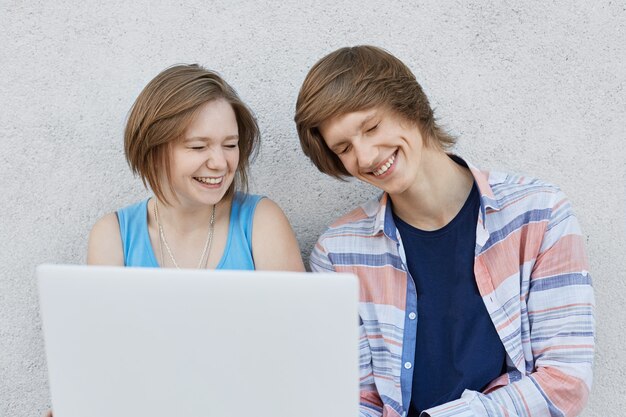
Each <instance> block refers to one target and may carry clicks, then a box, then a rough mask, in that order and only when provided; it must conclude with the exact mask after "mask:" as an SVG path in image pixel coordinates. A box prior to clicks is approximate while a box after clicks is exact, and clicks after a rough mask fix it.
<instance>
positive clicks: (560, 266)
mask: <svg viewBox="0 0 626 417" xmlns="http://www.w3.org/2000/svg"><path fill="white" fill-rule="evenodd" d="M556 196H557V197H556V199H555V201H554V203H553V205H552V210H551V213H550V219H549V222H548V224H547V226H546V230H545V232H544V236H543V241H542V242H541V246H540V248H539V254H538V256H537V258H536V261H535V264H534V266H533V268H532V272H531V277H530V286H529V290H528V298H527V300H526V305H527V311H521V312H520V313H521V314H522V315H525V316H527V319H528V321H529V326H528V327H529V329H530V335H529V337H530V344H529V346H530V347H529V348H530V350H531V354H532V358H533V361H534V364H533V366H532V371H531V372H530V373H528V374H527V375H523V376H522V375H519V372H517V376H515V375H503V376H502V377H500V378H499V379H498V380H501V383H500V384H492V385H491V388H490V389H488V390H487V391H486V392H484V393H479V392H476V391H469V390H466V391H465V392H464V393H463V395H462V396H461V398H460V399H458V400H455V401H452V402H448V403H445V404H442V405H440V406H437V407H433V408H431V409H429V410H426V411H425V412H424V413H422V416H431V417H443V416H446V417H451V416H455V417H465V416H468V417H470V416H477V417H505V416H507V417H553V416H564V417H570V416H577V415H579V414H580V412H581V411H582V409H583V407H584V406H585V404H586V403H587V399H588V396H589V391H590V389H591V381H592V365H593V352H594V333H595V321H594V317H593V309H594V295H593V289H592V286H591V278H590V276H589V272H588V264H587V258H586V255H585V251H584V245H583V243H584V242H583V237H582V235H581V232H580V227H579V225H578V221H577V220H576V218H575V217H574V214H573V212H572V209H571V205H570V203H569V201H568V200H567V198H566V197H565V196H564V195H563V194H562V193H561V192H558V193H557V194H556ZM512 374H514V373H512Z"/></svg>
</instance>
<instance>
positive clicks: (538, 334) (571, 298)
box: [310, 164, 595, 417]
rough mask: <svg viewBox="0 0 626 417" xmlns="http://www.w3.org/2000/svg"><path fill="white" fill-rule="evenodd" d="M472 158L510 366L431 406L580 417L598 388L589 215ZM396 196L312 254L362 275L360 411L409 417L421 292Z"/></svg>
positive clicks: (473, 412)
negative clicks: (478, 387)
mask: <svg viewBox="0 0 626 417" xmlns="http://www.w3.org/2000/svg"><path fill="white" fill-rule="evenodd" d="M468 166H469V168H470V170H471V172H472V174H473V176H474V180H475V182H476V184H477V186H478V189H479V191H480V200H481V201H480V213H479V215H478V221H477V225H476V248H475V257H474V275H475V277H476V284H477V286H478V289H479V291H480V295H481V297H482V299H483V302H484V305H485V308H486V309H487V312H488V313H489V316H490V318H491V321H492V322H493V325H494V327H495V328H496V331H497V333H498V336H499V338H500V340H501V341H502V344H503V345H504V348H505V350H506V352H507V373H505V374H504V375H502V376H500V377H498V378H496V379H495V380H494V381H493V382H492V383H491V384H489V385H488V386H487V388H486V389H485V390H484V391H483V392H476V391H470V390H465V391H464V392H463V394H462V396H461V398H459V399H457V400H454V401H451V402H448V403H445V404H442V405H439V406H437V407H434V408H431V409H429V410H426V411H425V413H428V415H430V416H432V417H448V416H456V417H472V416H480V417H505V416H507V417H544V416H546V417H547V416H550V417H561V416H567V417H569V416H577V415H578V414H579V413H580V412H581V410H582V408H583V407H584V405H585V404H586V402H587V398H588V396H589V390H590V388H591V380H592V364H593V351H594V327H595V323H594V317H593V308H594V297H593V289H592V287H591V277H590V275H589V272H588V263H587V258H586V255H585V251H584V245H583V238H582V235H581V232H580V227H579V225H578V221H577V220H576V218H575V217H574V214H573V213H572V208H571V205H570V203H569V201H568V200H567V198H566V197H565V195H564V194H563V193H562V192H561V191H560V190H559V189H558V188H557V187H555V186H553V185H550V184H547V183H545V182H542V181H539V180H536V179H533V178H528V177H523V176H516V175H509V174H504V173H498V172H486V171H480V170H478V169H476V168H475V167H473V166H471V165H469V164H468ZM388 199H389V196H388V195H387V194H383V195H382V197H381V198H380V199H379V200H374V201H370V202H369V203H366V204H364V205H362V206H361V207H359V208H357V209H356V210H354V211H352V212H351V213H349V214H347V215H345V216H344V217H342V218H340V219H339V220H338V221H336V222H335V223H334V224H333V225H331V226H330V228H329V229H328V230H327V231H326V232H325V233H324V234H323V235H322V236H321V237H320V239H319V241H318V242H317V244H316V245H315V248H314V249H313V253H312V254H311V260H310V262H311V269H312V270H313V271H315V272H317V271H319V272H332V271H334V272H350V273H354V274H356V275H357V276H358V277H359V282H360V303H359V316H360V345H359V349H360V383H361V396H360V397H361V399H360V416H361V417H375V416H388V417H398V416H405V415H406V413H407V411H408V408H409V403H410V401H411V384H412V381H413V363H412V361H413V360H414V357H415V335H416V329H417V325H418V317H417V316H416V311H417V295H416V291H415V284H414V283H413V280H412V279H411V277H410V276H409V275H408V272H407V266H406V259H405V255H404V250H403V248H402V242H401V239H400V234H399V233H398V231H397V229H396V226H395V224H394V221H393V215H392V212H391V210H390V209H389V210H388V208H389V207H390V206H389V205H388ZM432 377H433V378H436V377H437V376H436V375H433V376H432ZM422 378H423V377H422Z"/></svg>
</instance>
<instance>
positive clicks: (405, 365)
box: [404, 362, 413, 369]
mask: <svg viewBox="0 0 626 417" xmlns="http://www.w3.org/2000/svg"><path fill="white" fill-rule="evenodd" d="M411 366H413V365H411V362H404V368H405V369H411Z"/></svg>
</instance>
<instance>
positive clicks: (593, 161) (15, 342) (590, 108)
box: [0, 0, 626, 417]
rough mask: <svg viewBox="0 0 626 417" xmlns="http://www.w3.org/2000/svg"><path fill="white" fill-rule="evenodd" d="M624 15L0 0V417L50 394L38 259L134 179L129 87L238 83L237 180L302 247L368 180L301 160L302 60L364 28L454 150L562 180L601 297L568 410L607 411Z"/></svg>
mask: <svg viewBox="0 0 626 417" xmlns="http://www.w3.org/2000/svg"><path fill="white" fill-rule="evenodd" d="M625 31H626V4H625V2H624V1H606V0H601V1H591V0H590V1H535V0H533V1H527V2H523V3H521V2H513V1H479V0H471V1H450V0H445V1H443V0H437V1H435V0H433V1H419V2H415V1H406V2H402V1H388V2H378V1H373V0H361V1H352V2H340V3H337V2H335V1H317V2H306V1H293V0H282V1H268V2H252V1H248V2H243V1H242V2H237V1H223V0H222V1H198V0H196V1H189V2H149V1H133V2H126V1H119V0H118V1H108V2H98V1H92V0H86V1H80V2H78V1H75V2H67V1H66V2H63V1H61V2H48V1H34V0H30V1H12V0H0V71H1V72H0V74H1V76H0V141H1V142H0V146H1V151H0V190H1V192H2V194H1V198H0V214H1V216H2V218H1V219H0V416H12V417H27V416H28V417H31V416H38V415H39V414H40V413H41V412H42V410H44V409H45V408H46V407H48V406H49V395H48V386H47V382H46V377H47V375H46V364H45V358H44V352H43V341H42V337H41V330H40V318H39V315H38V305H37V303H38V300H37V291H36V285H35V280H34V268H35V266H36V265H38V264H40V263H43V262H54V263H60V262H65V263H82V262H84V259H85V252H86V243H87V235H88V232H89V230H90V228H91V225H92V224H93V223H94V221H95V220H96V219H97V218H98V217H100V216H102V215H103V214H105V213H107V212H110V211H113V210H115V209H117V208H120V207H122V206H124V205H127V204H129V203H132V202H135V201H137V200H139V199H141V198H145V197H146V196H147V195H148V193H147V192H146V191H145V190H144V189H143V188H142V186H141V183H140V181H139V180H138V179H136V178H133V176H132V175H131V174H130V172H129V169H128V167H127V165H126V162H125V160H124V156H123V151H122V131H123V127H124V122H125V117H126V114H127V112H128V109H129V108H130V106H131V104H132V102H133V100H134V99H135V97H136V96H137V94H138V93H139V92H140V90H141V89H142V88H143V86H144V85H145V84H146V83H147V82H148V81H149V80H150V79H151V78H152V77H154V76H155V75H156V74H157V73H158V72H159V71H161V70H162V69H164V68H165V67H167V66H170V65H172V64H175V63H192V62H197V63H200V64H203V65H205V66H207V67H208V68H212V69H215V70H217V71H219V72H220V73H222V74H223V75H224V77H225V78H226V79H227V80H228V81H229V82H230V83H231V84H232V85H234V86H235V88H236V89H237V90H238V91H239V93H240V95H241V96H242V98H243V99H244V100H245V101H246V102H247V103H248V104H249V105H250V107H251V108H252V109H253V110H254V111H255V112H256V114H257V116H258V119H259V123H260V126H261V129H262V135H263V145H262V150H261V153H260V155H259V158H258V159H257V161H256V163H255V164H254V166H253V169H252V177H253V181H252V184H251V185H252V187H251V188H252V191H254V192H257V193H262V194H265V195H267V196H269V197H271V198H273V199H274V200H275V201H276V202H278V203H279V204H280V205H281V206H282V207H283V209H284V211H285V212H286V214H287V215H288V217H289V218H290V220H291V222H292V224H293V226H294V229H295V231H296V233H297V236H298V239H299V241H300V245H301V248H302V251H303V254H304V255H305V257H308V254H309V253H310V250H311V248H312V245H313V243H314V242H315V240H316V239H317V237H318V236H319V234H320V233H321V232H322V231H323V230H324V228H325V227H326V225H327V224H328V223H330V222H331V221H332V220H333V219H334V218H336V217H337V216H339V215H340V214H342V213H344V212H346V211H348V210H349V209H351V208H352V207H353V206H355V205H357V204H359V203H361V202H363V201H364V200H366V199H369V198H370V197H372V196H374V195H375V194H376V193H375V191H374V190H372V189H371V188H369V187H367V186H364V185H361V184H357V183H353V182H348V183H342V182H339V181H336V180H332V179H330V178H327V177H325V176H323V175H322V174H320V173H319V172H317V171H316V169H315V168H314V167H313V166H312V165H311V164H310V163H309V161H308V160H307V159H306V158H305V157H304V156H303V154H302V153H301V151H300V146H299V142H298V138H297V135H296V131H295V127H294V123H293V112H294V107H295V100H296V96H297V93H298V89H299V87H300V85H301V83H302V80H303V79H304V76H305V74H306V72H307V71H308V69H309V68H310V67H311V66H312V65H313V63H314V62H315V61H317V60H318V59H319V58H321V57H322V56H323V55H325V54H327V53H329V52H331V51H333V50H335V49H336V48H339V47H342V46H346V45H357V44H365V43H366V44H374V45H378V46H381V47H383V48H386V49H387V50H389V51H391V52H392V53H394V54H395V55H396V56H398V57H399V58H400V59H402V60H403V61H404V62H406V63H407V64H408V65H409V66H410V68H411V69H412V70H413V71H414V72H415V74H416V76H417V78H418V80H419V81H420V82H421V83H422V85H423V86H424V89H425V91H426V93H427V94H428V96H429V97H430V99H431V103H432V104H433V106H434V107H435V108H436V115H437V116H438V118H439V120H440V122H441V123H442V124H444V125H445V126H446V127H448V128H449V130H450V131H451V132H452V133H454V134H455V135H457V136H458V137H459V144H458V146H457V148H456V150H455V152H457V153H458V154H460V155H462V156H464V157H465V158H466V159H468V160H469V161H470V162H472V163H473V164H475V165H477V166H480V167H483V168H491V169H500V170H506V171H512V172H522V173H527V174H529V175H532V176H536V177H539V178H541V179H544V180H547V181H550V182H553V183H555V184H558V185H559V186H560V187H561V188H562V189H563V190H564V191H565V192H566V193H567V194H568V195H569V197H570V198H571V200H572V202H573V205H574V209H575V212H576V214H577V215H578V217H579V220H580V223H581V225H582V228H583V233H584V234H585V237H586V241H587V250H588V255H589V258H590V262H591V273H592V276H593V278H594V285H595V289H596V301H597V309H596V313H597V324H598V326H597V330H598V331H597V354H596V364H595V370H596V374H595V375H596V376H595V381H594V387H593V391H592V395H591V400H590V403H589V406H588V407H587V410H586V411H585V413H584V416H586V417H591V416H596V417H600V416H602V417H606V416H619V415H623V413H624V410H626V384H624V379H625V378H626V349H624V347H623V329H624V327H625V325H626V320H625V312H624V310H625V308H624V304H625V301H626V298H625V294H626V274H625V272H624V252H625V249H626V238H625V232H626V230H625V229H626V221H625V210H624V207H625V203H626V201H625V194H626V190H625V185H624V184H625V183H626V182H625V180H626V167H625V162H624V161H625V159H626V150H625V146H626V145H625V143H624V141H625V139H626V134H625V130H626V129H625V128H624V123H625V121H626V120H625V117H624V116H625V113H626V94H625V91H624V86H625V80H626V69H625V68H626V64H625V62H626V53H625V52H626V32H625ZM321 400H323V399H321Z"/></svg>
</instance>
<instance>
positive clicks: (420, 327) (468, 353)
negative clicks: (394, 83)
mask: <svg viewBox="0 0 626 417" xmlns="http://www.w3.org/2000/svg"><path fill="white" fill-rule="evenodd" d="M479 210H480V195H479V193H478V189H477V187H476V184H474V186H473V187H472V191H471V192H470V195H469V197H468V198H467V201H466V202H465V204H464V205H463V208H462V209H461V211H460V212H459V213H458V214H457V215H456V217H455V218H454V219H453V220H452V221H451V222H450V223H448V224H447V225H446V226H444V227H443V228H441V229H439V230H434V231H424V230H420V229H417V228H415V227H413V226H411V225H409V224H407V223H405V222H404V221H402V220H401V219H400V218H398V217H397V216H395V215H394V220H395V222H396V227H397V228H398V231H399V232H400V237H401V238H402V244H403V246H404V252H405V254H406V261H407V267H408V270H409V273H410V275H411V277H412V278H413V280H414V282H415V287H416V289H417V338H416V340H417V341H416V346H415V363H414V367H413V387H412V395H411V404H410V409H409V413H408V416H409V417H417V416H419V413H420V412H421V411H424V410H426V409H428V408H430V407H434V406H437V405H440V404H443V403H445V402H448V401H452V400H456V399H458V398H460V397H461V394H462V393H463V391H464V390H465V389H470V390H475V391H480V390H482V389H483V388H484V387H485V386H486V385H488V384H489V383H490V382H491V381H492V380H494V379H495V378H497V377H498V376H500V375H501V374H503V373H504V370H505V358H506V351H505V350H504V346H503V345H502V342H501V341H500V338H499V337H498V334H497V333H496V329H495V328H494V326H493V323H492V321H491V319H490V318H489V314H488V313H487V309H486V308H485V305H484V303H483V301H482V299H481V296H480V294H479V292H478V287H477V285H476V279H475V277H474V248H475V245H476V223H477V220H478V218H477V216H478V212H479Z"/></svg>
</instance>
